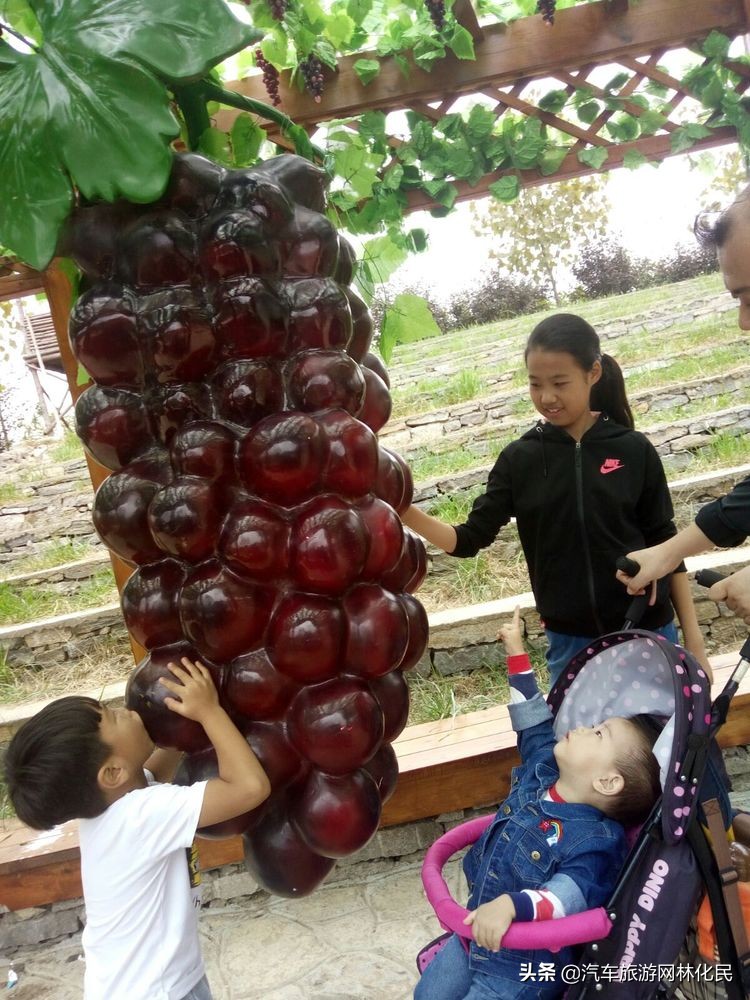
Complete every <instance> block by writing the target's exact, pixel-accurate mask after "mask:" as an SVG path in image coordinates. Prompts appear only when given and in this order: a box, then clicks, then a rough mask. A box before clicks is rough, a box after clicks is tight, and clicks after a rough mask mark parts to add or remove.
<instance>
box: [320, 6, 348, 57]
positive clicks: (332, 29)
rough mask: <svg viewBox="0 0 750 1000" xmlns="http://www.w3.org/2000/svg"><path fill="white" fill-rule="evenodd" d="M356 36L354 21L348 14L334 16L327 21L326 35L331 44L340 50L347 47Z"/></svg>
mask: <svg viewBox="0 0 750 1000" xmlns="http://www.w3.org/2000/svg"><path fill="white" fill-rule="evenodd" d="M353 34H354V21H353V20H352V19H351V18H350V17H349V15H348V14H344V13H338V14H332V15H331V16H330V17H328V18H327V19H326V26H325V35H326V37H327V38H329V39H330V40H331V44H332V45H333V46H334V47H335V48H337V49H340V48H342V47H343V46H345V45H347V44H348V43H349V42H350V41H351V38H352V35H353Z"/></svg>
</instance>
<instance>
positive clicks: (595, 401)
mask: <svg viewBox="0 0 750 1000" xmlns="http://www.w3.org/2000/svg"><path fill="white" fill-rule="evenodd" d="M601 362H602V377H601V378H600V379H599V381H598V382H597V383H596V384H595V385H593V386H592V387H591V409H592V410H603V411H604V412H605V413H608V414H609V416H610V417H612V419H613V420H616V421H617V423H618V424H622V425H623V427H629V428H630V429H631V431H632V430H633V429H634V428H635V420H634V419H633V411H632V410H631V409H630V403H629V402H628V397H627V393H626V392H625V379H624V378H623V375H622V369H621V368H620V366H619V365H618V364H617V362H616V361H615V359H614V358H613V357H611V356H610V355H609V354H602V356H601Z"/></svg>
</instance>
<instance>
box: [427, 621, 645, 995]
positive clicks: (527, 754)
mask: <svg viewBox="0 0 750 1000" xmlns="http://www.w3.org/2000/svg"><path fill="white" fill-rule="evenodd" d="M498 639H501V640H502V641H503V643H504V645H505V650H506V653H507V656H508V675H509V678H508V679H509V682H510V706H509V711H510V717H511V722H512V724H513V728H514V729H515V730H516V732H517V733H518V748H519V752H520V754H521V765H520V766H519V767H516V768H514V769H513V772H512V775H511V788H510V793H509V795H508V797H507V798H506V799H505V801H504V802H503V803H502V804H501V806H500V808H499V809H498V811H497V814H496V815H495V818H494V820H493V821H492V823H491V824H490V826H489V827H488V828H487V830H486V831H485V832H484V833H483V834H482V836H481V837H480V838H479V840H477V842H476V843H475V844H474V846H473V847H472V848H471V850H470V851H469V852H468V854H467V855H466V857H465V859H464V872H465V874H466V878H467V880H468V883H469V890H470V893H471V894H470V897H469V903H468V907H469V909H470V911H471V912H470V913H469V915H468V916H467V918H466V921H465V922H466V923H467V924H470V925H471V926H472V929H473V933H474V940H473V941H472V942H471V944H470V946H469V948H468V952H467V950H466V947H465V946H464V944H463V943H462V941H461V939H460V938H459V937H458V936H457V935H454V936H453V937H452V938H451V939H450V941H449V942H448V944H447V945H446V946H445V947H444V948H443V949H442V951H440V952H439V953H438V954H437V955H436V957H435V958H434V959H433V961H432V962H431V963H430V964H429V965H428V967H427V969H426V970H425V972H424V975H423V976H422V978H421V980H420V981H419V983H418V985H417V988H416V990H415V993H414V997H415V1000H484V998H490V997H500V998H502V1000H515V998H517V997H523V998H532V997H539V998H545V1000H548V998H549V1000H551V998H553V997H559V996H561V995H562V994H563V993H564V991H565V984H564V983H563V982H562V981H561V979H560V976H559V972H560V969H561V968H562V967H563V966H564V965H566V964H569V963H570V962H571V961H572V952H571V949H567V948H563V949H562V950H561V951H559V952H557V953H555V954H553V953H552V952H549V951H510V950H507V949H503V948H502V939H503V935H504V934H505V932H506V931H507V929H508V927H509V926H510V923H511V921H513V920H550V919H555V918H558V917H564V916H570V915H571V914H573V913H579V912H581V911H583V910H587V909H590V908H592V907H597V906H602V905H603V904H605V903H606V901H607V899H608V897H609V895H610V893H611V891H612V889H613V887H614V884H615V881H616V879H617V875H618V873H619V870H620V868H621V866H622V863H623V861H624V859H625V854H626V843H625V832H624V829H623V827H629V826H635V825H637V824H640V823H642V822H643V821H644V820H645V818H646V816H647V815H648V813H649V812H650V810H651V808H652V806H653V804H654V802H655V801H656V799H657V797H658V795H659V794H660V792H661V786H660V782H659V765H658V763H657V761H656V758H655V757H654V755H653V753H652V748H653V745H654V742H655V740H656V737H657V736H658V734H659V728H660V727H659V724H658V723H657V721H656V720H655V719H654V718H653V717H651V716H633V717H632V718H628V719H625V718H620V717H613V718H609V719H607V720H606V721H604V722H601V723H598V724H597V725H594V726H591V727H583V726H581V727H579V728H578V729H575V730H571V731H570V732H568V733H566V734H565V735H564V736H563V737H562V738H561V739H560V740H556V739H555V736H554V734H553V731H552V716H551V713H550V710H549V707H548V706H547V703H546V701H545V700H544V698H543V696H542V695H541V693H540V692H539V689H538V687H537V685H536V680H535V678H534V674H533V671H532V669H531V664H530V661H529V658H528V656H527V655H526V653H525V652H524V647H523V641H522V639H521V630H520V611H519V609H518V608H516V611H515V614H514V617H513V621H512V623H511V624H510V625H508V626H506V627H504V628H501V629H500V631H499V632H498Z"/></svg>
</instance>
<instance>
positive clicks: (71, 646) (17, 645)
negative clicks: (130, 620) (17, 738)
mask: <svg viewBox="0 0 750 1000" xmlns="http://www.w3.org/2000/svg"><path fill="white" fill-rule="evenodd" d="M106 639H109V640H111V641H113V642H117V643H122V650H123V653H129V652H130V640H129V639H128V633H127V629H126V628H125V622H124V621H123V617H122V612H121V610H120V604H119V602H117V603H115V604H107V605H105V606H104V607H100V608H91V609H90V610H88V611H76V612H74V613H73V614H70V615H57V616H56V617H54V618H42V619H39V620H38V621H35V622H26V623H24V624H22V625H8V626H5V627H3V628H0V650H4V651H5V656H6V662H7V663H8V666H10V667H24V666H30V667H34V668H37V667H39V668H41V667H47V666H50V667H52V666H55V665H59V664H61V663H64V662H65V661H66V660H78V659H81V658H82V657H84V656H87V655H90V654H91V653H92V651H93V650H94V649H95V648H96V646H97V645H99V644H101V643H102V641H103V640H106Z"/></svg>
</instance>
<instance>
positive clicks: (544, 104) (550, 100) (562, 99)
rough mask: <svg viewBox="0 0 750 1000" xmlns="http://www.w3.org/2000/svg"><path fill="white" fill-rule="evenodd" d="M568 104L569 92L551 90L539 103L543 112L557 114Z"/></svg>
mask: <svg viewBox="0 0 750 1000" xmlns="http://www.w3.org/2000/svg"><path fill="white" fill-rule="evenodd" d="M567 103H568V92H567V90H549V91H548V92H547V93H546V94H545V95H544V96H543V97H542V98H541V99H540V101H539V107H540V108H541V109H542V111H550V112H551V113H552V114H555V115H556V114H557V113H558V112H559V111H562V109H563V108H564V107H565V105H566V104H567Z"/></svg>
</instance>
